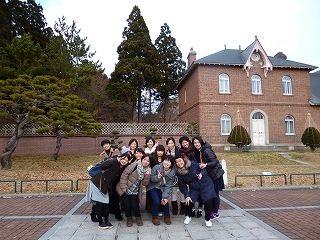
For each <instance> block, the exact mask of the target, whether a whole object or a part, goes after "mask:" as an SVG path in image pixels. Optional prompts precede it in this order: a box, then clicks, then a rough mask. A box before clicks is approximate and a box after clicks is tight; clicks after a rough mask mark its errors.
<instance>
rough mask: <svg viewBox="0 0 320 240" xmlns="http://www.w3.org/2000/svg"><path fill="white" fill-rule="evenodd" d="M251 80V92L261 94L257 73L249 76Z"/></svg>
mask: <svg viewBox="0 0 320 240" xmlns="http://www.w3.org/2000/svg"><path fill="white" fill-rule="evenodd" d="M251 82H252V94H262V89H261V77H260V76H259V75H256V74H254V75H252V77H251Z"/></svg>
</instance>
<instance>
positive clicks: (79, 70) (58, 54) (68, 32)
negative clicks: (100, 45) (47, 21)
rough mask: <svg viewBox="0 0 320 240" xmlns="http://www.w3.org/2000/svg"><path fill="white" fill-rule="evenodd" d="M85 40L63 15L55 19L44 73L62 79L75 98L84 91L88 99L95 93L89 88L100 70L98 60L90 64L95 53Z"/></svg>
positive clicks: (74, 24) (47, 49) (73, 23)
mask: <svg viewBox="0 0 320 240" xmlns="http://www.w3.org/2000/svg"><path fill="white" fill-rule="evenodd" d="M86 40H87V38H86V37H85V38H81V37H80V30H77V26H76V23H75V21H73V22H72V25H71V26H69V25H67V23H66V18H65V17H64V16H63V17H62V18H61V19H60V18H59V21H58V22H56V23H55V25H54V36H53V37H52V38H51V39H50V43H49V44H48V47H47V48H46V53H47V61H46V65H47V66H49V67H48V68H47V69H46V70H47V71H48V72H46V73H47V74H53V75H54V76H56V77H59V78H64V79H66V81H67V83H69V84H70V86H71V89H72V92H73V93H76V94H77V95H79V96H82V97H84V96H83V95H84V92H89V98H90V97H92V95H94V94H95V93H93V92H92V91H91V88H90V86H91V84H92V82H94V81H96V80H97V78H98V76H100V75H101V74H102V73H103V71H104V69H102V68H101V63H99V61H93V57H94V56H95V52H90V45H88V46H87V45H86Z"/></svg>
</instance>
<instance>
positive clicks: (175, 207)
mask: <svg viewBox="0 0 320 240" xmlns="http://www.w3.org/2000/svg"><path fill="white" fill-rule="evenodd" d="M171 206H172V215H178V202H177V201H171Z"/></svg>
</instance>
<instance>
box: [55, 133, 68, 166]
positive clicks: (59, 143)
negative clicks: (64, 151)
mask: <svg viewBox="0 0 320 240" xmlns="http://www.w3.org/2000/svg"><path fill="white" fill-rule="evenodd" d="M63 138H68V137H66V136H61V135H58V136H57V141H56V148H55V150H54V152H53V155H52V160H53V161H57V160H58V154H59V151H60V149H61V147H62V144H61V140H62V139H63Z"/></svg>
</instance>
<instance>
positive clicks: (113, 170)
mask: <svg viewBox="0 0 320 240" xmlns="http://www.w3.org/2000/svg"><path fill="white" fill-rule="evenodd" d="M130 158H131V157H130V155H129V154H127V153H124V154H122V155H121V156H120V157H114V158H112V159H108V160H106V161H103V162H101V169H102V172H101V173H100V174H98V175H96V176H94V177H92V178H91V181H90V183H89V184H88V188H87V193H86V201H87V202H94V203H95V204H96V207H95V208H96V209H95V210H96V214H97V218H98V221H99V228H103V229H107V228H112V227H113V225H112V224H111V223H110V222H109V200H110V199H109V193H108V192H109V191H112V184H113V183H114V181H115V180H116V179H117V178H118V177H119V176H121V174H122V172H123V170H124V169H125V167H126V166H127V164H128V162H129V160H130ZM113 194H115V193H113ZM102 217H104V221H103V218H102Z"/></svg>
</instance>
